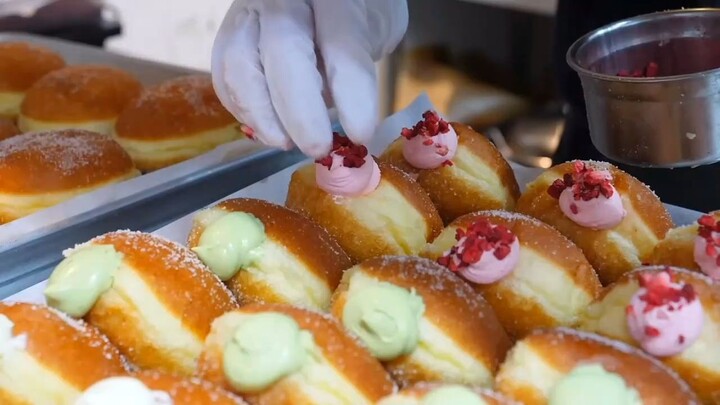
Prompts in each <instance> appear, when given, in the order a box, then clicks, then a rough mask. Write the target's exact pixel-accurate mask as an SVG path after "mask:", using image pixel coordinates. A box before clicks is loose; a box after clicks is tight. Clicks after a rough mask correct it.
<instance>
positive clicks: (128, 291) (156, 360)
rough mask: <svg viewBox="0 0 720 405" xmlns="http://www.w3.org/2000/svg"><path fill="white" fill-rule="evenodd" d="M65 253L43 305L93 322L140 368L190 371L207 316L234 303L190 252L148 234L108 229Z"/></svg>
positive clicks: (206, 327)
mask: <svg viewBox="0 0 720 405" xmlns="http://www.w3.org/2000/svg"><path fill="white" fill-rule="evenodd" d="M64 254H65V260H63V261H62V262H61V263H60V264H59V265H58V267H56V268H55V270H54V271H53V273H52V275H51V276H50V279H49V281H48V285H47V286H46V287H45V297H46V298H47V301H48V304H49V305H51V306H53V307H55V308H57V309H60V310H62V311H64V312H66V313H68V314H70V315H72V316H75V317H78V318H80V317H83V318H84V319H85V320H86V321H87V322H88V323H90V324H92V325H95V326H96V327H98V328H99V329H100V330H101V331H102V332H103V333H105V334H106V335H107V336H108V337H109V338H110V340H111V341H112V342H113V343H115V344H116V345H117V346H118V347H119V348H120V350H122V352H123V353H124V354H125V355H126V356H127V357H128V358H129V359H130V360H131V361H132V362H133V363H135V364H137V365H138V366H139V367H142V368H151V369H159V370H163V371H167V372H171V373H178V374H181V375H189V374H191V373H192V372H193V370H194V368H195V363H196V360H197V358H198V356H199V355H200V351H201V350H202V345H203V341H204V339H205V336H206V335H207V334H208V332H209V331H210V324H211V323H212V321H213V319H215V318H216V317H218V316H220V315H222V314H223V313H225V312H226V311H228V310H231V309H233V308H235V307H236V306H237V303H236V301H235V299H234V297H233V296H232V294H231V293H230V291H229V290H228V289H227V288H226V287H225V286H224V285H223V283H222V282H221V281H220V279H218V278H217V277H216V276H215V275H214V274H213V273H212V272H211V271H210V270H209V269H208V268H207V267H205V265H204V264H202V262H200V260H199V259H198V258H197V257H196V256H195V254H194V253H193V252H192V251H191V250H190V249H188V248H186V247H184V246H182V245H179V244H177V243H174V242H170V241H168V240H165V239H162V238H160V237H157V236H154V235H151V234H145V233H140V232H130V231H118V232H112V233H108V234H105V235H102V236H99V237H96V238H94V239H92V240H90V241H89V242H87V243H85V244H83V245H80V246H78V247H76V248H74V249H71V250H68V251H66V252H65V253H64Z"/></svg>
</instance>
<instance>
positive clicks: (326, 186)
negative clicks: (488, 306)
mask: <svg viewBox="0 0 720 405" xmlns="http://www.w3.org/2000/svg"><path fill="white" fill-rule="evenodd" d="M286 205H287V206H288V207H289V208H291V209H294V210H296V211H299V212H301V213H304V214H305V215H307V216H309V217H310V218H311V219H313V220H314V221H315V222H317V223H318V224H320V225H321V226H322V227H324V228H325V229H327V230H328V232H329V233H330V234H331V235H332V236H333V237H335V239H336V240H337V241H338V243H340V246H342V247H343V249H344V250H345V252H347V254H348V255H350V257H351V258H352V259H353V260H354V261H355V262H359V261H362V260H366V259H369V258H372V257H377V256H382V255H390V254H397V255H405V254H408V255H413V254H417V253H418V252H420V250H421V249H422V248H423V247H424V246H425V244H426V243H427V242H428V241H429V240H432V239H433V238H434V237H435V236H436V235H437V234H438V233H440V231H441V230H442V220H441V219H440V216H439V215H438V213H437V210H436V209H435V207H434V206H433V204H432V201H431V200H430V198H429V197H428V195H427V193H425V191H423V189H422V188H421V187H420V186H419V185H418V184H417V183H416V182H415V181H414V180H412V179H411V178H410V177H408V176H407V175H406V174H405V173H403V172H402V171H400V170H399V169H397V168H395V167H393V166H392V165H389V164H386V163H380V164H378V163H377V162H376V161H375V159H374V158H373V157H372V156H370V155H368V151H367V149H366V148H365V147H364V146H359V145H354V144H352V143H351V142H350V140H349V139H348V138H346V137H344V136H341V135H338V134H335V135H334V142H333V151H332V152H331V153H330V154H329V155H328V156H326V157H325V158H323V159H320V160H318V161H317V162H316V163H315V164H314V165H308V166H305V167H302V168H300V169H298V170H297V171H296V172H295V173H293V175H292V178H291V180H290V187H289V190H288V195H287V201H286Z"/></svg>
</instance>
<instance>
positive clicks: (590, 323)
mask: <svg viewBox="0 0 720 405" xmlns="http://www.w3.org/2000/svg"><path fill="white" fill-rule="evenodd" d="M579 326H580V328H582V329H584V330H587V331H590V332H595V333H599V334H601V335H605V336H608V337H610V338H613V339H617V340H621V341H623V342H625V343H628V344H631V345H634V346H638V347H640V348H642V349H643V350H645V351H646V352H648V353H650V354H651V355H653V356H655V357H658V358H659V359H661V360H662V361H663V362H664V363H665V364H667V365H668V366H669V367H671V368H673V369H675V371H676V372H677V373H678V374H680V376H681V377H683V378H684V379H685V381H687V382H688V384H690V386H691V387H692V388H693V389H694V390H695V392H697V393H698V395H699V396H700V397H701V399H702V400H703V402H704V403H708V404H716V403H717V401H718V400H719V399H720V345H718V342H720V285H718V284H717V283H716V282H713V281H712V280H711V279H710V278H709V277H706V276H704V275H703V274H701V273H699V272H693V271H689V270H685V269H680V268H676V267H652V266H651V267H642V268H639V269H637V270H636V271H633V272H631V273H629V274H626V275H625V276H623V277H622V278H621V279H620V280H618V281H617V282H616V283H614V284H612V285H611V286H609V287H607V289H606V290H605V292H604V293H603V294H602V295H601V296H600V297H599V298H598V299H597V301H595V302H594V303H593V304H591V305H590V306H589V307H588V308H587V310H586V311H585V313H584V314H582V316H581V322H580V325H579Z"/></svg>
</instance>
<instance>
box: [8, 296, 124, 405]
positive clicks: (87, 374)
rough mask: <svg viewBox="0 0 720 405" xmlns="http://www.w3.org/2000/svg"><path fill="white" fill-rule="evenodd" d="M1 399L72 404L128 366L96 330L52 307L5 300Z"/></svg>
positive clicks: (23, 404)
mask: <svg viewBox="0 0 720 405" xmlns="http://www.w3.org/2000/svg"><path fill="white" fill-rule="evenodd" d="M0 347H1V349H0V352H1V353H2V354H1V355H0V403H2V404H3V405H27V404H71V403H72V400H73V399H75V398H76V397H77V396H78V395H79V394H80V393H81V392H82V391H83V390H85V389H86V388H88V387H90V386H91V385H93V384H94V383H96V382H97V381H100V380H102V379H104V378H107V377H111V376H114V375H123V374H126V373H127V372H128V367H129V366H128V364H127V363H126V362H125V359H124V358H123V356H122V355H121V354H120V351H119V350H118V349H117V348H116V347H115V346H113V345H112V344H111V343H110V342H109V341H108V339H107V338H106V337H105V336H104V335H103V334H102V333H100V331H98V330H97V329H95V328H94V327H92V326H90V325H86V324H85V323H84V322H82V321H76V320H74V319H71V318H69V317H67V316H66V315H65V314H62V313H60V312H58V311H56V310H54V309H52V308H49V307H46V306H42V305H33V304H26V303H9V302H2V303H0Z"/></svg>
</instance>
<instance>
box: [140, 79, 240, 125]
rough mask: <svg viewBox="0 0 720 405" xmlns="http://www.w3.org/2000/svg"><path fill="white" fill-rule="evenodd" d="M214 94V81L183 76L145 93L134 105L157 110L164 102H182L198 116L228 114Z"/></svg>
mask: <svg viewBox="0 0 720 405" xmlns="http://www.w3.org/2000/svg"><path fill="white" fill-rule="evenodd" d="M208 95H214V93H213V92H212V81H211V79H210V76H207V75H191V76H182V77H178V78H176V79H172V80H168V81H165V82H163V83H161V84H159V85H156V86H154V87H150V88H148V89H147V90H145V91H143V92H142V93H141V95H140V96H139V97H138V98H136V99H135V101H134V102H133V103H132V106H133V108H137V109H149V110H151V111H152V110H153V109H156V108H157V107H156V106H157V104H158V103H160V102H162V101H164V100H178V99H179V100H182V102H183V104H185V105H186V106H188V107H190V110H191V111H193V112H194V114H196V115H202V116H215V115H226V114H228V113H227V112H226V111H225V110H224V109H223V107H222V105H221V104H220V100H216V97H213V98H209V97H208Z"/></svg>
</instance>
